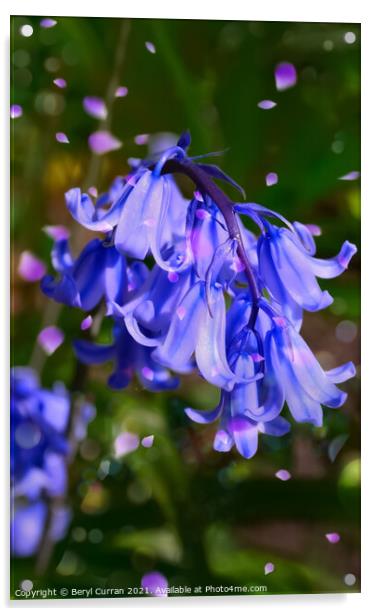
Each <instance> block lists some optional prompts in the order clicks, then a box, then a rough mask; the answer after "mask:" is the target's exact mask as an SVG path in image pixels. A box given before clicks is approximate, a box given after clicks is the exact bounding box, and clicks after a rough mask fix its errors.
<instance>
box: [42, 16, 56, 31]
mask: <svg viewBox="0 0 377 616" xmlns="http://www.w3.org/2000/svg"><path fill="white" fill-rule="evenodd" d="M57 23H58V22H57V21H56V19H51V17H44V18H43V19H41V21H40V22H39V24H40V26H41V27H42V28H53V27H54V26H56V24H57Z"/></svg>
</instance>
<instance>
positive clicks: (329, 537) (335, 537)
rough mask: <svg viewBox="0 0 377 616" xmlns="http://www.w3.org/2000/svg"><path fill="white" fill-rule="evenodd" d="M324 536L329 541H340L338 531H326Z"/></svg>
mask: <svg viewBox="0 0 377 616" xmlns="http://www.w3.org/2000/svg"><path fill="white" fill-rule="evenodd" d="M325 537H326V539H327V541H328V542H329V543H339V541H340V535H339V533H327V534H326V535H325Z"/></svg>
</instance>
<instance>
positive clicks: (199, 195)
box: [194, 190, 204, 203]
mask: <svg viewBox="0 0 377 616" xmlns="http://www.w3.org/2000/svg"><path fill="white" fill-rule="evenodd" d="M194 197H195V199H196V200H197V201H200V202H201V203H203V202H204V199H203V195H202V193H201V192H200V191H199V190H195V191H194Z"/></svg>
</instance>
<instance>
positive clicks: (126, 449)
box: [114, 432, 139, 458]
mask: <svg viewBox="0 0 377 616" xmlns="http://www.w3.org/2000/svg"><path fill="white" fill-rule="evenodd" d="M138 447H139V437H138V436H137V434H133V433H132V432H122V433H121V434H119V435H118V436H117V437H116V439H115V441H114V450H115V456H116V457H117V458H120V457H122V456H125V455H126V454H128V453H131V451H135V449H137V448H138Z"/></svg>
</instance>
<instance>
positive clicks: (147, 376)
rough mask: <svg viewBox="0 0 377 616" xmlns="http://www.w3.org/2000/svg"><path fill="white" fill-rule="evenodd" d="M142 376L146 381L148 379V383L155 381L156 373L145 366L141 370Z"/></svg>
mask: <svg viewBox="0 0 377 616" xmlns="http://www.w3.org/2000/svg"><path fill="white" fill-rule="evenodd" d="M141 374H142V375H143V377H144V378H145V379H147V381H153V378H154V372H153V370H151V368H149V366H143V367H142V369H141Z"/></svg>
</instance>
